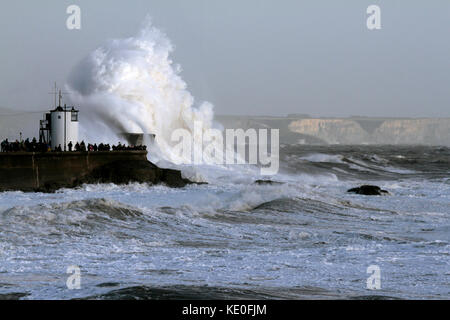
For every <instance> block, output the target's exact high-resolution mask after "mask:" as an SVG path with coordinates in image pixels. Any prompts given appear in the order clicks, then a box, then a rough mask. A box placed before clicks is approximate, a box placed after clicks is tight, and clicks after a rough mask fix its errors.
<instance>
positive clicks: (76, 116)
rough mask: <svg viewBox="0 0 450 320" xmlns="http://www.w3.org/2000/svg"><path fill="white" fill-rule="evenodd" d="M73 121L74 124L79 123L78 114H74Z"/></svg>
mask: <svg viewBox="0 0 450 320" xmlns="http://www.w3.org/2000/svg"><path fill="white" fill-rule="evenodd" d="M72 121H73V122H76V121H78V112H72Z"/></svg>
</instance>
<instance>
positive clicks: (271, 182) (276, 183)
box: [253, 180, 283, 185]
mask: <svg viewBox="0 0 450 320" xmlns="http://www.w3.org/2000/svg"><path fill="white" fill-rule="evenodd" d="M253 183H254V184H259V185H279V184H283V183H282V182H278V181H272V180H256V181H255V182H253Z"/></svg>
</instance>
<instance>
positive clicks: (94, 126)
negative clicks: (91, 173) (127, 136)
mask: <svg viewBox="0 0 450 320" xmlns="http://www.w3.org/2000/svg"><path fill="white" fill-rule="evenodd" d="M172 51H173V46H172V44H171V42H170V40H169V39H168V38H167V36H166V35H165V34H164V33H162V32H161V31H160V30H158V29H157V28H155V27H154V26H152V24H151V21H150V19H149V18H147V19H146V21H145V23H144V25H143V27H142V29H141V30H140V31H139V33H138V34H137V35H135V36H133V37H129V38H126V39H114V40H110V41H108V42H107V43H106V44H104V45H103V46H101V47H99V48H97V49H96V50H95V51H93V52H92V53H91V54H89V55H88V56H87V57H86V58H85V59H84V60H83V61H81V62H80V64H79V65H78V66H77V67H76V68H75V69H74V71H73V72H72V74H71V76H70V78H69V81H68V84H67V87H68V90H70V91H71V92H72V93H73V94H72V95H71V97H70V99H71V102H72V103H74V104H75V105H77V106H79V107H80V109H81V111H82V112H81V114H80V117H82V123H83V128H82V133H83V134H84V137H85V139H88V140H89V141H97V142H100V141H101V142H105V141H107V142H110V143H117V139H119V138H118V134H119V133H123V132H131V133H145V134H149V133H151V134H155V135H156V145H157V148H156V150H153V152H152V154H153V155H155V153H157V155H158V157H159V158H160V159H164V160H168V161H172V162H176V161H179V162H182V161H181V160H183V159H182V155H180V154H177V152H174V150H173V147H174V143H173V142H172V141H171V135H172V132H173V131H174V130H175V129H180V128H182V129H185V130H188V131H189V132H191V133H192V132H193V127H194V122H195V121H198V122H201V123H202V127H203V130H207V129H210V128H212V126H213V106H212V104H210V103H208V102H204V103H202V104H200V105H199V106H197V107H194V98H193V96H192V95H191V94H190V92H189V91H188V90H187V89H186V88H187V85H186V83H185V82H184V81H183V79H182V78H181V77H180V72H181V67H180V66H179V65H174V64H173V62H172V60H171V59H170V54H171V53H172ZM193 139H194V140H195V139H200V137H196V136H193ZM180 157H181V158H180Z"/></svg>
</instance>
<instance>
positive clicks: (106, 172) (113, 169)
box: [36, 160, 193, 192]
mask: <svg viewBox="0 0 450 320" xmlns="http://www.w3.org/2000/svg"><path fill="white" fill-rule="evenodd" d="M130 182H138V183H150V184H159V183H162V184H165V185H167V186H169V187H175V188H181V187H184V186H186V185H187V184H191V183H193V182H191V181H190V180H188V179H185V178H183V177H182V176H181V171H178V170H173V169H163V168H159V167H157V166H156V165H155V164H153V163H151V162H150V161H146V160H136V161H130V162H127V161H114V162H111V163H107V164H105V165H102V166H99V167H97V168H95V169H93V170H92V171H90V172H89V173H88V174H86V175H84V176H82V177H80V178H78V179H76V180H75V181H74V182H73V183H72V184H61V183H46V184H45V185H44V186H42V187H41V188H39V189H37V190H36V191H39V192H55V191H56V190H58V189H61V188H74V187H77V186H80V185H82V184H93V183H114V184H127V183H130Z"/></svg>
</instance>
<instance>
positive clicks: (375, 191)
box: [347, 185, 389, 196]
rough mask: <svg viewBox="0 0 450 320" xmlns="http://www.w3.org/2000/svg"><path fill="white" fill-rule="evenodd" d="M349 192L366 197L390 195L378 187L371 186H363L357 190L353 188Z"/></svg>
mask: <svg viewBox="0 0 450 320" xmlns="http://www.w3.org/2000/svg"><path fill="white" fill-rule="evenodd" d="M347 192H350V193H356V194H362V195H366V196H382V195H387V194H389V192H388V191H386V190H383V189H381V188H380V187H378V186H371V185H363V186H360V187H357V188H352V189H349V190H347Z"/></svg>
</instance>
